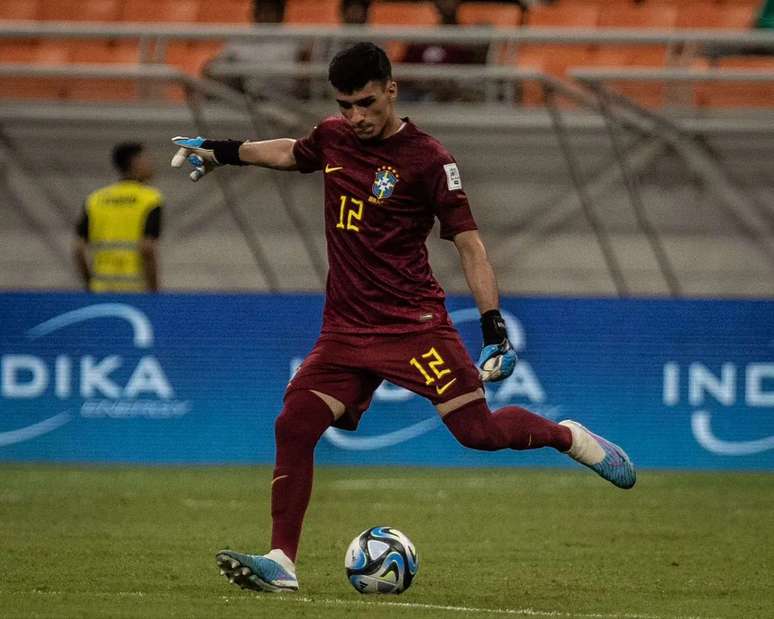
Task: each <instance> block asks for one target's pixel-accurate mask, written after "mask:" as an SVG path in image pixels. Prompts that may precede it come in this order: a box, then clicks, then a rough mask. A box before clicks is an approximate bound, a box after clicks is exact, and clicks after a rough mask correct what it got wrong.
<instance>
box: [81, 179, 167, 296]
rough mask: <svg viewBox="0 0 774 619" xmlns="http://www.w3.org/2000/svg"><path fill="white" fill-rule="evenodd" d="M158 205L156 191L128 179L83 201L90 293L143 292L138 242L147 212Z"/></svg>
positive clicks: (159, 202) (158, 199)
mask: <svg viewBox="0 0 774 619" xmlns="http://www.w3.org/2000/svg"><path fill="white" fill-rule="evenodd" d="M161 204H162V196H161V193H160V192H159V191H157V190H156V189H154V188H152V187H148V186H147V185H143V184H142V183H139V182H137V181H130V180H122V181H119V182H117V183H115V184H113V185H109V186H107V187H104V188H102V189H98V190H97V191H95V192H94V193H92V194H91V195H90V196H89V197H88V198H87V199H86V205H85V207H86V214H87V215H88V219H89V246H90V249H91V263H92V264H91V272H92V278H91V281H90V282H89V288H90V289H91V291H92V292H142V291H144V290H145V289H146V284H145V277H144V275H143V264H142V256H141V255H140V241H141V240H142V238H143V232H144V230H145V221H146V219H147V217H148V213H150V211H151V210H152V209H154V208H156V207H157V206H161Z"/></svg>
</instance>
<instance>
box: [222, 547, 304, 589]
mask: <svg viewBox="0 0 774 619" xmlns="http://www.w3.org/2000/svg"><path fill="white" fill-rule="evenodd" d="M215 560H216V561H217V563H218V567H219V568H220V573H221V574H222V575H223V576H225V577H226V578H228V580H229V582H230V583H232V584H234V585H236V586H238V587H240V588H242V589H251V590H253V591H266V592H269V593H280V592H282V591H298V579H297V578H296V568H295V565H293V562H292V561H291V560H290V559H289V558H288V557H287V555H286V554H285V553H284V552H282V551H281V550H279V549H275V550H272V551H271V552H269V553H267V554H265V555H248V554H242V553H241V552H234V551H233V550H221V551H220V552H218V554H217V555H215Z"/></svg>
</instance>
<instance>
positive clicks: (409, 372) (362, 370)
mask: <svg viewBox="0 0 774 619" xmlns="http://www.w3.org/2000/svg"><path fill="white" fill-rule="evenodd" d="M383 380H388V381H390V382H391V383H394V384H395V385H398V386H400V387H405V388H406V389H408V390H409V391H413V392H414V393H416V394H417V395H421V396H422V397H425V398H427V399H428V400H430V401H431V402H432V403H433V404H439V403H441V402H447V401H449V400H451V399H453V398H456V397H457V396H460V395H463V394H465V393H470V392H471V391H474V390H475V389H478V388H480V387H481V386H482V385H481V379H480V377H479V374H478V369H477V368H476V365H475V363H474V362H473V360H472V359H471V358H470V355H469V354H468V351H467V350H465V346H464V345H463V343H462V340H461V339H460V336H459V334H458V333H457V331H456V330H455V329H454V328H452V327H448V326H440V327H437V328H435V329H432V330H430V331H426V332H423V333H411V334H408V335H344V334H325V335H321V336H320V339H318V340H317V343H316V344H315V346H314V348H313V349H312V352H310V353H309V355H308V356H307V357H306V359H304V362H303V363H302V364H301V367H299V368H298V372H296V374H295V376H293V378H292V379H291V381H290V383H289V384H288V387H287V390H286V391H285V396H286V397H287V394H288V393H290V392H291V391H295V390H297V389H314V390H315V391H319V392H321V393H325V394H327V395H330V396H332V397H334V398H336V399H337V400H339V401H340V402H342V403H343V404H344V405H345V406H346V407H347V410H346V412H345V414H344V415H342V416H341V417H340V418H339V419H338V420H337V421H336V423H335V424H334V425H336V426H337V427H339V428H343V429H347V430H354V429H355V428H357V424H358V423H359V421H360V416H361V415H362V414H363V412H364V411H365V410H366V409H367V408H368V406H369V404H370V403H371V397H372V396H373V393H374V391H375V390H376V388H377V387H378V386H379V385H380V384H381V382H382V381H383Z"/></svg>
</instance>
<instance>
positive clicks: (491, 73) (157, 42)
mask: <svg viewBox="0 0 774 619" xmlns="http://www.w3.org/2000/svg"><path fill="white" fill-rule="evenodd" d="M13 39H16V40H30V39H37V40H67V41H95V40H103V41H108V40H110V41H127V40H135V41H138V53H137V61H138V63H139V64H165V63H167V62H168V58H167V51H168V48H169V47H170V45H174V44H177V43H180V42H190V43H201V44H205V43H207V42H210V43H211V42H213V41H229V42H237V43H250V42H252V43H256V44H257V43H267V42H268V43H270V42H273V41H274V42H278V41H282V42H292V43H297V44H299V45H305V46H307V47H308V48H310V49H311V50H312V52H313V55H312V58H311V61H312V65H314V64H315V63H316V62H323V61H324V60H325V58H326V55H327V54H329V52H330V50H331V49H335V48H336V47H337V46H341V45H342V44H345V43H346V42H351V41H356V40H363V39H371V40H375V41H377V42H382V43H388V42H417V43H451V44H486V45H490V46H492V47H498V46H499V47H502V48H507V49H509V50H515V51H514V54H515V56H514V58H513V59H512V60H513V61H512V62H509V63H508V64H504V65H499V64H496V63H495V61H496V60H497V58H496V55H495V54H490V55H489V56H490V62H489V63H488V64H487V65H485V66H483V67H482V66H479V65H472V66H471V68H470V69H463V68H461V67H455V69H454V70H455V71H457V74H458V75H457V77H456V79H457V80H458V81H475V80H473V79H472V74H473V73H476V72H478V73H479V74H480V75H482V76H487V79H485V80H483V83H486V82H487V81H488V80H489V81H491V79H495V76H499V78H500V79H506V78H507V77H508V75H510V76H511V77H517V76H518V72H517V73H512V74H508V69H505V68H504V67H508V68H509V69H510V67H517V68H520V69H522V70H525V69H528V68H529V67H524V66H521V67H520V66H519V60H518V59H519V45H524V44H544V45H550V46H552V47H554V46H557V47H558V46H562V47H567V48H572V47H573V46H578V45H586V46H588V45H591V46H594V47H597V48H600V49H603V48H610V49H615V48H616V47H620V46H621V45H625V46H626V47H627V48H630V47H632V46H634V47H637V46H640V47H642V48H643V49H647V48H648V47H649V46H653V45H657V46H663V47H665V49H666V50H667V51H668V52H669V53H668V54H667V56H666V61H665V62H666V65H665V67H666V68H674V67H675V66H677V65H678V64H685V63H686V62H690V58H691V56H689V57H687V58H686V55H685V53H684V52H685V50H689V53H690V54H691V55H692V57H697V56H700V55H701V54H702V50H708V49H709V50H711V49H722V48H724V47H725V48H730V47H733V48H734V49H735V50H744V49H761V48H762V49H769V50H772V52H774V33H773V32H769V31H736V30H734V31H725V30H668V31H660V30H653V29H626V28H623V29H622V28H610V29H605V28H587V29H583V28H582V29H576V28H532V27H527V28H513V29H508V28H497V29H493V28H479V27H465V28H458V27H445V26H441V27H437V28H432V29H427V28H402V27H398V28H396V27H380V28H373V27H369V26H343V27H333V28H331V27H287V26H282V27H276V26H263V25H256V26H249V27H246V26H223V25H196V26H191V25H190V24H163V25H160V24H139V23H134V24H130V23H124V24H114V23H110V24H106V23H77V22H66V23H64V22H29V21H25V22H2V23H0V40H5V41H8V40H13ZM670 50H671V51H670ZM672 52H674V53H672ZM678 52H679V53H678ZM579 63H580V66H583V59H582V58H581V59H580V60H579ZM2 64H4V65H5V64H14V65H17V66H18V67H19V68H18V69H17V70H18V71H19V72H21V67H22V66H25V63H18V62H15V63H2ZM29 64H36V65H39V64H40V63H26V65H29ZM595 64H597V63H595ZM68 66H71V67H72V68H73V69H74V70H75V69H77V68H78V67H79V66H82V65H81V63H69V64H68ZM429 66H430V67H431V70H428V71H427V72H426V73H422V74H421V79H435V75H442V74H443V76H444V77H443V78H440V77H439V78H438V79H450V77H449V75H448V73H450V71H447V70H446V67H443V66H439V65H429ZM597 66H598V64H597ZM301 67H304V63H298V67H293V66H288V65H283V66H282V67H279V66H278V67H277V69H276V71H275V72H274V73H273V75H277V74H279V73H280V71H281V70H283V71H284V70H286V69H287V70H288V72H289V74H290V75H297V74H299V73H303V72H306V73H307V74H311V73H314V72H315V71H316V70H317V69H312V68H309V67H307V68H301ZM535 68H536V69H537V70H538V71H539V72H542V73H545V72H546V71H544V70H542V68H541V67H539V66H537V67H535ZM633 69H634V68H633V67H631V68H630V67H621V70H622V71H630V70H633ZM217 70H218V71H220V72H223V71H226V69H225V67H224V66H223V65H222V64H219V65H218V66H217ZM267 70H268V69H267ZM271 70H272V71H274V69H271ZM714 70H715V69H708V71H714ZM400 71H419V69H413V68H406V69H401V68H400V64H399V63H398V64H397V68H396V72H400ZM436 72H437V73H436ZM498 72H499V73H498ZM33 73H34V72H31V75H32V74H33ZM15 74H18V73H15ZM229 74H230V75H235V73H234V72H233V71H231V70H229ZM417 75H420V74H419V73H417ZM633 75H636V73H635V74H633ZM451 79H455V77H454V76H451ZM323 81H324V80H323ZM479 82H482V80H479ZM311 92H312V95H313V96H317V97H320V96H322V94H321V93H324V92H325V89H324V88H319V87H318V88H315V89H312V90H311ZM503 92H505V91H503V90H499V91H498V90H496V89H491V88H488V89H487V90H486V97H485V98H486V100H487V101H490V102H491V101H492V100H493V99H497V98H498V97H503V98H504V99H505V100H506V101H507V102H510V100H511V97H510V96H509V95H507V94H506V95H505V96H504V95H503Z"/></svg>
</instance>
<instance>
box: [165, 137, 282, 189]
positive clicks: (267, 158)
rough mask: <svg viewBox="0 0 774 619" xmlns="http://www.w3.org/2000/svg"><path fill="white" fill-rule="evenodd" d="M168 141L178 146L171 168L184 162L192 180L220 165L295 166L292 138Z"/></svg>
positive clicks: (173, 139)
mask: <svg viewBox="0 0 774 619" xmlns="http://www.w3.org/2000/svg"><path fill="white" fill-rule="evenodd" d="M172 142H174V143H175V144H176V145H177V146H179V147H180V148H179V149H178V151H177V152H176V153H175V156H174V157H172V167H173V168H179V167H181V166H182V165H183V164H184V163H185V162H186V161H188V163H189V164H191V165H192V166H193V168H194V169H193V171H192V172H191V174H190V177H191V180H192V181H194V182H196V181H198V180H199V179H200V178H201V177H202V176H204V175H205V174H207V173H208V172H210V171H211V170H213V169H214V168H216V167H218V166H221V165H256V166H261V167H264V168H273V169H275V170H295V169H297V165H296V158H295V157H294V156H293V145H294V144H295V143H296V141H295V140H293V139H290V138H280V139H276V140H263V141H259V142H249V141H248V142H240V141H237V140H207V139H205V138H203V137H196V138H187V137H183V136H178V137H176V138H172Z"/></svg>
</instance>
